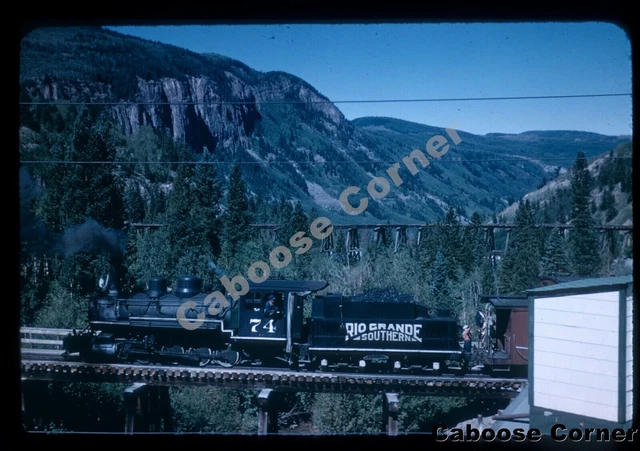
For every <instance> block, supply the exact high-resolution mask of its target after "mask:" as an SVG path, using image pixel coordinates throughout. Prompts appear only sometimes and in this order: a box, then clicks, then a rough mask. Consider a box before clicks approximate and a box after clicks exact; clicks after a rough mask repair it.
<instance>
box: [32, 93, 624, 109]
mask: <svg viewBox="0 0 640 451" xmlns="http://www.w3.org/2000/svg"><path fill="white" fill-rule="evenodd" d="M630 95H632V94H631V93H616V94H570V95H558V96H515V97H460V98H440V99H434V98H432V99H376V100H309V101H305V100H276V101H264V102H263V101H253V102H249V101H222V100H220V101H207V102H125V101H119V102H56V101H48V102H20V105H69V106H71V105H111V106H117V105H120V106H128V105H178V106H180V105H182V106H187V105H258V104H260V105H296V104H297V105H308V104H316V103H334V104H338V103H340V104H342V103H412V102H474V101H490V100H538V99H576V98H590V97H621V96H630Z"/></svg>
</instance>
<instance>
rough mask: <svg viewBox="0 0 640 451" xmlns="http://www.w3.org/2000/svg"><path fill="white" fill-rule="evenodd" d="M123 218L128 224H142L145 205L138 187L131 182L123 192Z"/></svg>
mask: <svg viewBox="0 0 640 451" xmlns="http://www.w3.org/2000/svg"><path fill="white" fill-rule="evenodd" d="M124 205H125V217H126V219H127V221H130V222H142V220H143V219H144V214H145V204H144V199H143V198H142V195H141V194H140V186H139V185H138V183H136V182H133V183H131V184H130V185H128V186H127V189H126V190H125V192H124Z"/></svg>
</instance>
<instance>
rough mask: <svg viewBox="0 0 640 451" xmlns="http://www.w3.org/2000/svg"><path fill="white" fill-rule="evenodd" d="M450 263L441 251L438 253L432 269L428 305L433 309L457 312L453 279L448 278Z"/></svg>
mask: <svg viewBox="0 0 640 451" xmlns="http://www.w3.org/2000/svg"><path fill="white" fill-rule="evenodd" d="M448 270H449V261H448V260H446V259H445V257H444V254H443V253H442V252H441V251H438V252H437V253H436V258H435V260H434V262H433V267H432V269H431V281H430V283H429V290H428V293H429V296H428V305H429V307H430V308H432V309H446V310H450V311H451V312H453V311H454V310H455V308H454V307H455V306H454V300H453V296H452V286H451V279H450V278H449V277H448V273H449V271H448Z"/></svg>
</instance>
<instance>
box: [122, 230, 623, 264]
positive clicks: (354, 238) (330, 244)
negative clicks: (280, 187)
mask: <svg viewBox="0 0 640 451" xmlns="http://www.w3.org/2000/svg"><path fill="white" fill-rule="evenodd" d="M128 225H129V227H130V228H132V229H134V230H138V231H140V230H144V229H156V228H159V227H162V226H163V225H164V224H142V223H129V224H128ZM332 226H333V228H334V230H344V231H346V234H345V249H346V252H347V254H348V255H349V256H350V257H352V258H354V259H356V260H357V259H359V258H361V257H362V252H363V247H362V246H363V244H364V243H365V242H366V241H367V240H366V239H364V240H361V236H362V235H364V234H366V233H368V234H369V235H370V240H371V241H372V242H374V243H377V244H382V245H384V246H387V245H389V244H391V243H390V241H389V240H390V239H393V240H394V242H393V245H394V252H397V251H398V250H399V249H400V247H401V246H403V245H406V244H407V243H408V239H407V231H408V230H414V231H415V232H416V233H415V243H416V245H418V246H419V245H420V243H421V242H422V240H423V239H424V237H425V235H426V233H428V232H429V231H430V230H434V229H437V228H463V229H480V230H483V232H484V241H485V244H486V250H487V252H489V253H490V254H491V255H500V254H503V253H504V252H505V251H506V250H507V248H508V246H509V240H510V238H511V232H512V231H513V229H514V228H515V227H516V225H515V224H478V225H476V224H460V225H453V224H422V223H415V224H382V223H381V224H332ZM250 227H252V228H255V229H259V230H264V231H267V232H271V233H272V234H273V236H274V237H275V236H277V234H278V232H279V231H280V230H282V225H280V224H250ZM533 228H536V229H558V230H561V231H562V232H563V234H564V235H565V236H566V234H567V231H569V230H571V229H574V228H575V226H574V225H572V224H536V225H534V226H533ZM592 228H593V229H595V230H597V231H598V232H599V235H600V246H601V251H604V250H605V249H606V248H608V249H609V250H611V251H614V250H615V248H616V244H615V243H616V240H615V234H616V233H618V234H622V235H623V245H622V246H623V248H626V247H629V246H632V245H633V244H632V243H633V241H632V239H633V225H596V226H593V227H592ZM496 230H504V231H505V232H506V238H505V245H504V247H503V248H501V249H498V248H496V238H495V231H496ZM334 235H335V233H332V234H331V235H329V236H328V237H327V238H325V239H323V240H322V244H321V251H322V252H325V253H327V254H329V255H331V254H333V252H334V251H335V239H334ZM361 243H362V244H361Z"/></svg>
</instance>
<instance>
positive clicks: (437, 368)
mask: <svg viewBox="0 0 640 451" xmlns="http://www.w3.org/2000/svg"><path fill="white" fill-rule="evenodd" d="M433 369H434V370H439V369H440V362H433Z"/></svg>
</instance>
